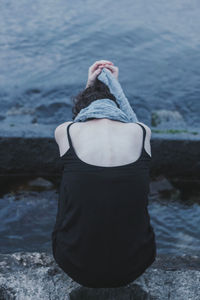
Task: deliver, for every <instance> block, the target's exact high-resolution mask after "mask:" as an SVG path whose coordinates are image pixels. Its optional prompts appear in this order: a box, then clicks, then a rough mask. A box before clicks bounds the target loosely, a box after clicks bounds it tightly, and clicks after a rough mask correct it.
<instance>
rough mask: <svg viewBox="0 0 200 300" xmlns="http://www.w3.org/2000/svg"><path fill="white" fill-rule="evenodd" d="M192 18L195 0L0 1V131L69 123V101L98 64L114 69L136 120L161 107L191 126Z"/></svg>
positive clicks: (195, 42) (199, 57)
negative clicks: (112, 65)
mask: <svg viewBox="0 0 200 300" xmlns="http://www.w3.org/2000/svg"><path fill="white" fill-rule="evenodd" d="M199 16H200V2H199V1H198V0H190V1H188V0H169V1H164V0H162V1H160V0H159V1H157V0H155V1H146V0H136V1H132V0H124V1H113V0H102V1H97V0H86V1H81V0H77V1H65V0H61V1H40V0H35V1H28V2H27V1H24V0H20V1H14V0H4V1H1V10H0V28H1V30H0V34H1V37H0V65H1V74H0V100H1V112H0V119H1V120H2V128H3V129H4V130H6V128H7V127H6V126H11V127H12V129H13V130H14V126H15V127H16V125H18V126H21V125H24V126H25V125H26V128H24V130H25V131H26V130H28V129H30V128H31V126H33V125H34V124H42V125H44V127H43V129H42V130H45V126H46V125H50V126H51V125H52V129H53V128H55V124H57V125H58V124H59V123H62V122H64V121H67V120H70V119H71V107H70V96H71V95H72V94H76V93H77V92H78V91H79V90H80V89H83V88H85V84H86V80H87V73H88V67H89V66H90V65H91V64H92V63H93V62H94V61H96V60H99V59H108V60H111V61H113V62H114V63H115V64H116V65H118V66H119V80H120V82H121V84H122V87H123V88H124V91H125V93H126V95H127V97H128V98H129V101H130V103H131V105H132V106H133V107H134V108H135V111H136V113H137V114H138V118H139V119H140V120H141V121H144V122H147V124H149V122H150V112H151V111H152V110H154V109H164V108H165V109H168V110H172V111H173V110H176V111H178V112H179V113H180V115H181V117H182V118H183V120H184V121H185V122H186V123H185V127H187V126H192V127H196V128H199V126H200V118H199V112H200V101H199V96H200V85H199V77H200V51H199V49H200V34H199V28H200V18H199ZM67 104H68V105H67ZM21 115H23V118H21V117H20V116H21ZM27 124H29V126H27ZM4 125H5V127H3V126H4ZM20 128H21V127H20ZM20 130H23V127H22V128H21V129H20ZM46 134H49V135H52V134H53V132H51V131H49V133H48V132H46Z"/></svg>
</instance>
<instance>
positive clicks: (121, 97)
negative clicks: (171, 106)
mask: <svg viewBox="0 0 200 300" xmlns="http://www.w3.org/2000/svg"><path fill="white" fill-rule="evenodd" d="M98 79H99V80H100V81H102V82H103V83H105V84H106V85H107V86H108V87H109V89H110V92H111V93H112V94H113V95H114V96H115V98H116V101H117V103H118V104H119V108H118V107H117V105H116V103H115V102H114V101H113V100H111V99H108V98H103V99H98V100H95V101H93V102H91V103H90V105H88V106H87V107H85V108H83V109H81V110H80V112H79V113H78V114H77V115H76V117H75V119H74V122H84V121H86V120H87V119H89V118H98V119H100V118H108V119H112V120H116V121H121V122H128V123H130V122H139V121H138V119H137V116H136V114H135V112H134V111H133V109H132V108H131V106H130V104H129V101H128V99H127V98H126V96H125V94H124V92H123V90H122V87H121V85H120V83H119V81H118V80H117V79H116V78H115V77H114V76H113V75H112V73H111V71H109V70H108V69H106V68H103V69H102V71H101V73H100V74H99V75H98Z"/></svg>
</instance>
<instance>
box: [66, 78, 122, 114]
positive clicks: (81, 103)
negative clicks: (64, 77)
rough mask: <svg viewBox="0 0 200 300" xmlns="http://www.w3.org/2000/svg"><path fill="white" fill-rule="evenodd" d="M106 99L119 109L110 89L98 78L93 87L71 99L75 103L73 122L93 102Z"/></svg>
mask: <svg viewBox="0 0 200 300" xmlns="http://www.w3.org/2000/svg"><path fill="white" fill-rule="evenodd" d="M104 98H108V99H111V100H113V101H114V102H115V103H116V105H117V107H118V108H119V104H118V103H117V101H116V98H115V96H114V95H113V94H111V92H110V89H109V87H108V86H107V85H106V84H104V83H103V82H102V81H100V80H99V79H98V78H96V79H95V81H94V83H93V85H91V86H89V87H87V88H86V89H84V90H83V91H81V92H79V94H78V95H77V96H72V97H71V100H72V102H73V107H72V113H73V117H72V120H74V119H75V117H76V115H77V114H78V113H79V112H80V110H81V109H83V108H85V107H87V106H88V105H90V103H91V102H93V101H95V100H99V99H104Z"/></svg>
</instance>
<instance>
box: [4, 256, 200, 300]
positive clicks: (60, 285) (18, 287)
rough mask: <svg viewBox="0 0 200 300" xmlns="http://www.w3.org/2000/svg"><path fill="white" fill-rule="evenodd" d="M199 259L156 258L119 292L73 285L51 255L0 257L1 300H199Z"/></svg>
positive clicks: (119, 289)
mask: <svg viewBox="0 0 200 300" xmlns="http://www.w3.org/2000/svg"><path fill="white" fill-rule="evenodd" d="M199 283H200V257H198V256H186V255H183V256H180V257H177V256H169V255H157V258H156V261H155V262H154V263H153V264H152V265H151V266H150V267H149V268H148V269H147V270H146V271H145V272H144V273H143V274H142V275H141V276H140V277H139V278H138V279H136V280H135V281H134V282H132V283H130V284H128V285H126V286H124V287H119V288H110V289H107V288H101V289H98V288H88V287H84V286H81V285H80V284H78V283H76V282H75V281H73V280H72V279H71V278H70V277H69V276H68V275H67V274H66V273H64V272H63V271H62V270H61V269H60V268H59V266H58V265H57V264H56V262H55V260H54V258H53V256H52V255H51V254H48V253H45V252H43V253H37V252H28V253H26V252H16V253H13V254H0V299H2V300H3V299H4V300H6V299H16V300H18V299H19V300H22V299H26V300H29V299H30V300H32V299H34V300H37V299H38V300H39V299H44V300H48V299H53V300H56V299H59V300H61V299H62V300H65V299H66V300H67V299H69V300H75V299H76V300H79V299H81V300H84V299H95V300H98V299H99V300H100V299H101V300H108V299H109V300H122V299H123V300H126V299H127V300H128V299H134V300H135V299H138V300H140V299H145V300H146V299H150V300H151V299H162V300H164V299H173V300H174V299H181V300H188V299H192V300H197V299H199V295H200V284H199Z"/></svg>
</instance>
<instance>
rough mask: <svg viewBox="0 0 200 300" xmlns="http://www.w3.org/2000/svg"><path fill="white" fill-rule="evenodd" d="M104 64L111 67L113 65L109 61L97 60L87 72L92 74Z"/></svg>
mask: <svg viewBox="0 0 200 300" xmlns="http://www.w3.org/2000/svg"><path fill="white" fill-rule="evenodd" d="M104 64H109V65H113V63H112V62H111V61H108V60H98V61H96V62H95V63H94V64H93V65H92V66H91V67H90V68H89V70H90V71H91V72H94V71H95V70H96V69H97V68H98V67H99V66H100V65H104Z"/></svg>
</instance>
